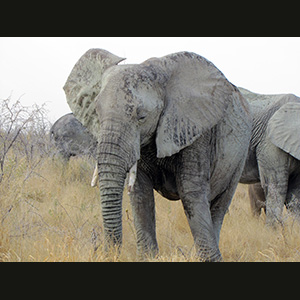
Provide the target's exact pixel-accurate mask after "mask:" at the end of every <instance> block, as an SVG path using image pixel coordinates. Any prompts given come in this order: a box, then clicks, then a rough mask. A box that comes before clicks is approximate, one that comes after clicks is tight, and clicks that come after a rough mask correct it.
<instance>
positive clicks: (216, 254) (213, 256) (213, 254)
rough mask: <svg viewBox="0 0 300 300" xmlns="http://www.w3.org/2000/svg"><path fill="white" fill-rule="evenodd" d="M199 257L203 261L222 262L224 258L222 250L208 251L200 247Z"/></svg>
mask: <svg viewBox="0 0 300 300" xmlns="http://www.w3.org/2000/svg"><path fill="white" fill-rule="evenodd" d="M197 257H198V258H199V261H201V262H222V261H223V258H222V255H221V252H220V251H219V250H218V251H207V250H203V249H199V250H198V251H197Z"/></svg>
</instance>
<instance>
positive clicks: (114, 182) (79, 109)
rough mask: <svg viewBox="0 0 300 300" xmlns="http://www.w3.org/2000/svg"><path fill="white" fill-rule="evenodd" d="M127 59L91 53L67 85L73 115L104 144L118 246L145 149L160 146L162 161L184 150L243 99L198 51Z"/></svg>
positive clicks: (107, 211)
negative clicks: (129, 185)
mask: <svg viewBox="0 0 300 300" xmlns="http://www.w3.org/2000/svg"><path fill="white" fill-rule="evenodd" d="M122 60H123V58H120V57H117V56H115V55H113V54H111V53H109V52H107V51H105V50H102V49H91V50H89V51H87V52H86V53H85V54H84V55H83V56H82V57H81V58H80V59H79V61H78V62H77V63H76V65H75V66H74V68H73V70H72V72H71V74H70V75H69V77H68V79H67V82H66V84H65V86H64V90H65V93H66V97H67V101H68V104H69V106H70V108H71V109H72V111H73V113H74V114H75V115H76V117H77V118H78V119H79V120H80V121H81V122H82V124H83V125H84V126H86V127H87V128H88V129H89V131H90V132H92V134H93V135H94V136H95V137H96V138H97V140H98V169H99V178H100V179H99V181H100V183H99V187H100V197H101V207H102V215H103V222H104V230H105V234H106V238H107V239H108V240H110V241H113V242H114V243H117V244H118V243H121V240H122V195H123V186H124V180H125V177H126V173H127V172H128V171H129V170H130V169H131V168H132V167H134V165H135V164H136V162H137V161H138V160H139V159H140V156H141V148H142V147H143V146H145V145H147V144H148V143H149V142H150V141H151V142H152V141H155V144H156V150H157V158H164V157H167V156H172V155H173V154H175V153H178V152H179V151H180V150H182V149H184V148H185V147H187V146H189V145H191V144H192V143H193V142H194V141H195V140H196V139H197V138H199V137H200V136H201V134H202V133H203V132H204V131H205V130H208V129H210V128H212V127H213V126H214V125H216V124H217V123H218V122H219V120H220V119H221V118H222V117H223V115H224V111H225V110H226V108H227V105H228V103H229V101H232V99H231V98H230V97H232V95H237V97H239V95H240V94H239V93H233V89H235V87H234V86H233V85H231V84H230V83H229V82H228V81H227V80H226V78H225V76H224V75H223V74H222V73H221V72H220V71H219V70H218V69H217V68H216V67H215V66H214V65H213V64H212V63H211V62H209V61H207V60H206V59H204V58H203V57H201V56H199V55H197V54H194V53H190V52H179V53H175V54H170V55H167V56H164V57H161V58H151V59H149V60H147V61H145V62H143V63H141V64H133V65H118V63H119V62H121V61H122ZM229 98H230V99H229Z"/></svg>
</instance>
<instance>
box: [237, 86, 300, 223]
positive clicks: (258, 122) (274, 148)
mask: <svg viewBox="0 0 300 300" xmlns="http://www.w3.org/2000/svg"><path fill="white" fill-rule="evenodd" d="M239 90H240V92H241V93H242V95H243V96H244V97H245V99H246V100H248V102H249V103H250V106H251V109H252V113H253V128H252V135H251V141H250V147H249V152H248V157H247V160H246V164H245V167H244V171H243V174H242V176H241V179H240V183H246V184H253V183H258V182H260V185H261V187H259V185H257V184H256V186H254V187H250V188H249V189H250V190H249V195H250V198H252V199H251V201H252V202H253V204H255V203H256V204H255V205H254V206H252V208H253V213H254V214H255V210H256V212H258V211H260V209H261V207H262V206H260V205H258V206H257V203H260V202H264V199H265V206H266V223H267V224H268V225H271V226H275V225H276V223H280V222H281V221H282V211H283V207H284V204H285V205H286V206H287V208H288V209H289V210H290V211H292V212H293V213H295V214H296V215H299V216H300V98H299V97H296V96H295V95H292V94H281V95H262V94H256V93H252V92H250V91H248V90H246V89H243V88H239ZM261 189H262V190H263V193H262V190H261ZM261 196H264V197H261ZM254 198H255V199H254ZM258 201H259V202H258ZM260 204H261V203H260ZM259 206H260V208H259Z"/></svg>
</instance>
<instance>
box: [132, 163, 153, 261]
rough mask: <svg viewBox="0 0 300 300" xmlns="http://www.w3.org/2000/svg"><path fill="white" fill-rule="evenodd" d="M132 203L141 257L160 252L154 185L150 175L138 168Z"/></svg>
mask: <svg viewBox="0 0 300 300" xmlns="http://www.w3.org/2000/svg"><path fill="white" fill-rule="evenodd" d="M130 203H131V207H132V213H133V218H134V226H135V230H136V237H137V250H138V255H139V257H140V258H141V259H143V258H145V257H147V256H150V257H154V256H155V255H156V254H157V253H158V245H157V240H156V229H155V202H154V194H153V185H152V182H151V180H150V179H149V177H148V176H147V175H146V174H145V173H144V172H143V171H142V170H141V169H138V171H137V175H136V181H135V183H134V187H133V189H132V191H131V192H130Z"/></svg>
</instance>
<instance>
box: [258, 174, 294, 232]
mask: <svg viewBox="0 0 300 300" xmlns="http://www.w3.org/2000/svg"><path fill="white" fill-rule="evenodd" d="M284 174H285V172H284V171H282V172H278V173H276V174H275V173H269V175H268V176H267V177H265V176H264V177H262V187H263V190H264V193H265V195H266V225H267V226H270V227H273V228H276V227H277V225H278V224H282V222H283V220H282V213H283V208H284V203H285V200H286V195H287V186H288V175H286V176H284ZM279 175H280V176H279Z"/></svg>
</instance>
